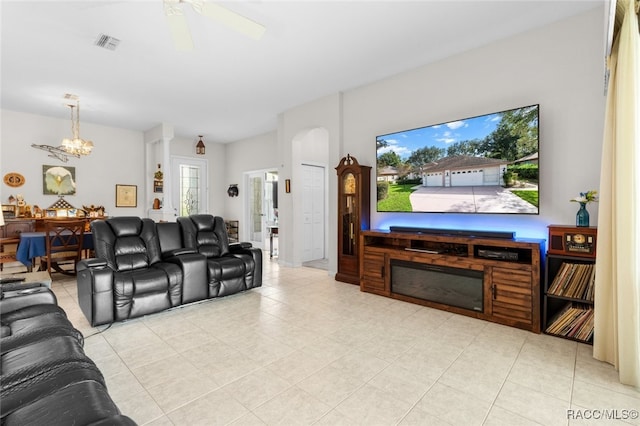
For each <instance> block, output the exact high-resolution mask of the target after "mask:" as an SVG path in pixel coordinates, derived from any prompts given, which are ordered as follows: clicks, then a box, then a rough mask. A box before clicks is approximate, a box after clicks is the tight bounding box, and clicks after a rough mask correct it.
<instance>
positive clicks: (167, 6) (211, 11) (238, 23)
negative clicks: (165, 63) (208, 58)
mask: <svg viewBox="0 0 640 426" xmlns="http://www.w3.org/2000/svg"><path fill="white" fill-rule="evenodd" d="M163 1H164V13H165V15H166V16H167V21H168V24H169V30H170V31H171V36H172V38H173V42H174V44H175V46H176V48H177V49H178V50H184V51H189V50H193V40H192V39H191V32H190V31H189V27H188V26H187V20H186V18H185V15H184V10H183V9H182V5H183V4H189V5H191V7H192V8H193V10H194V11H195V12H196V13H198V14H200V15H202V16H204V17H206V18H209V19H212V20H214V21H216V22H220V23H222V24H224V25H226V26H227V27H229V28H231V29H233V30H235V31H237V32H239V33H241V34H244V35H246V36H247V37H250V38H252V39H254V40H260V38H261V37H262V35H263V34H264V32H265V27H264V26H263V25H261V24H259V23H257V22H255V21H253V20H251V19H249V18H247V17H245V16H242V15H240V14H238V13H236V12H234V11H232V10H230V9H227V8H226V7H224V6H220V5H218V4H215V3H212V2H208V1H206V0H163Z"/></svg>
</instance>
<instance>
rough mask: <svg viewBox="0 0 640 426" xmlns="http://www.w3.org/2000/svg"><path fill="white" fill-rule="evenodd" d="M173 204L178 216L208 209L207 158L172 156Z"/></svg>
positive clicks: (204, 211)
mask: <svg viewBox="0 0 640 426" xmlns="http://www.w3.org/2000/svg"><path fill="white" fill-rule="evenodd" d="M171 177H172V185H171V187H172V191H171V192H172V194H171V200H172V205H173V207H174V208H175V210H176V214H177V215H178V216H189V215H192V214H196V213H206V212H207V211H208V207H209V202H208V197H207V194H208V188H207V182H208V179H207V160H200V159H197V158H189V157H171Z"/></svg>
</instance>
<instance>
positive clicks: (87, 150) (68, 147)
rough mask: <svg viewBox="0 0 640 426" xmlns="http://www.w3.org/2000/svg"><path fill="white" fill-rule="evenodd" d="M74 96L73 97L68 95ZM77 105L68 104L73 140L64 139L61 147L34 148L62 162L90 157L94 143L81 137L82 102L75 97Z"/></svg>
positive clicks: (35, 146) (41, 146) (34, 146)
mask: <svg viewBox="0 0 640 426" xmlns="http://www.w3.org/2000/svg"><path fill="white" fill-rule="evenodd" d="M68 96H73V95H68ZM73 97H74V98H75V100H76V104H75V105H74V104H67V106H68V107H69V108H70V109H71V133H72V137H71V138H64V139H63V140H62V144H61V145H60V146H51V145H36V144H31V146H32V147H33V148H36V149H41V150H43V151H47V152H49V157H53V158H57V159H58V160H60V161H63V162H65V163H66V162H67V161H69V155H72V156H74V157H76V158H80V157H81V156H82V155H89V154H91V151H92V150H93V142H91V141H85V140H84V139H82V138H81V137H80V101H79V100H78V99H77V97H75V96H73Z"/></svg>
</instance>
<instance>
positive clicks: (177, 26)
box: [164, 3, 193, 52]
mask: <svg viewBox="0 0 640 426" xmlns="http://www.w3.org/2000/svg"><path fill="white" fill-rule="evenodd" d="M164 11H165V14H166V15H167V23H168V24H169V31H170V32H171V37H172V38H173V43H174V45H175V46H176V49H178V50H182V51H186V52H188V51H191V50H193V40H192V39H191V32H190V31H189V26H188V25H187V20H186V18H185V16H184V13H183V12H182V9H180V8H179V7H178V6H174V5H171V4H168V3H165V8H164Z"/></svg>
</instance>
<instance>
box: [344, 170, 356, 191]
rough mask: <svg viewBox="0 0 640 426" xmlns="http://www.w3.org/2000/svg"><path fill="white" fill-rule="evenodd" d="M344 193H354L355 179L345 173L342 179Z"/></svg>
mask: <svg viewBox="0 0 640 426" xmlns="http://www.w3.org/2000/svg"><path fill="white" fill-rule="evenodd" d="M344 193H345V194H355V193H356V177H355V176H354V175H353V174H352V173H347V175H346V176H345V178H344Z"/></svg>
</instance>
